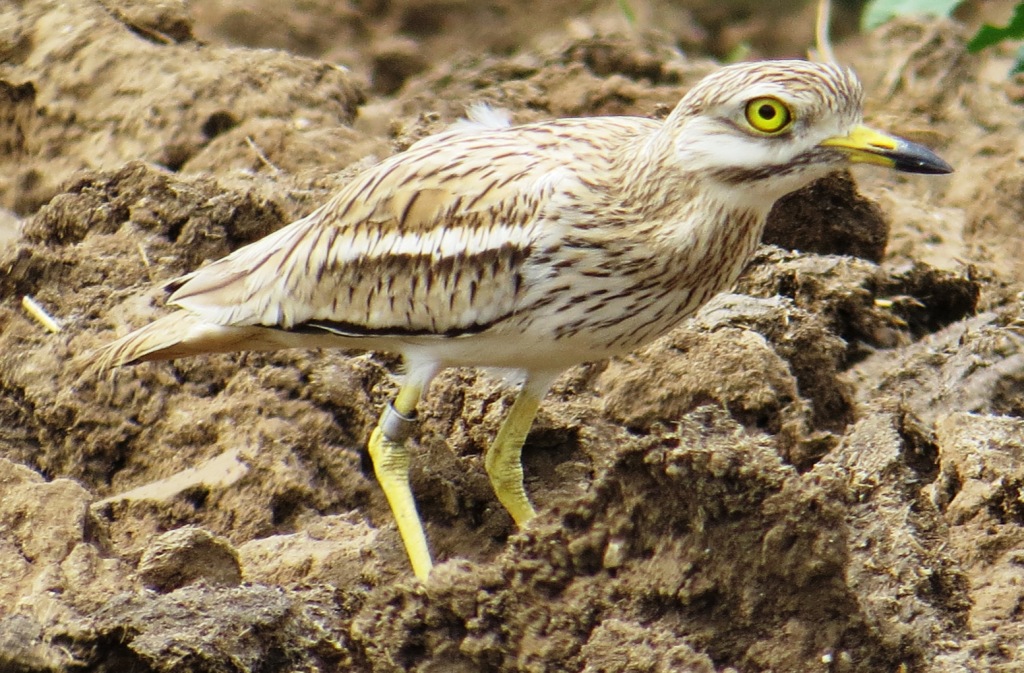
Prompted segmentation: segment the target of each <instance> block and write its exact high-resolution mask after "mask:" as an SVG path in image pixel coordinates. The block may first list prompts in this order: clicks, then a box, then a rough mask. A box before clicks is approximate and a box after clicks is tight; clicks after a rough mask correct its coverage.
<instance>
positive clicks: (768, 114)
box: [757, 103, 778, 121]
mask: <svg viewBox="0 0 1024 673" xmlns="http://www.w3.org/2000/svg"><path fill="white" fill-rule="evenodd" d="M757 114H759V115H761V119H764V120H765V121H771V120H772V119H775V115H776V114H778V110H776V109H775V108H774V107H772V106H771V105H768V103H765V104H764V105H762V106H761V107H759V108H757Z"/></svg>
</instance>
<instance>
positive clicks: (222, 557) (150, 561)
mask: <svg viewBox="0 0 1024 673" xmlns="http://www.w3.org/2000/svg"><path fill="white" fill-rule="evenodd" d="M139 578H140V579H141V580H142V583H143V584H144V585H145V586H147V587H149V588H150V589H154V590H156V591H159V592H161V593H168V592H171V591H174V590H175V589H179V588H181V587H183V586H186V585H188V584H194V583H196V582H200V581H202V582H205V583H206V584H208V585H210V586H236V585H238V584H240V583H241V581H242V570H241V566H240V565H239V562H238V552H237V551H235V549H234V547H232V546H231V543H229V542H228V541H227V540H226V539H224V538H222V537H220V536H216V535H213V534H212V533H210V532H209V531H206V530H203V529H202V528H198V527H196V526H185V527H184V528H178V529H175V530H172V531H168V532H166V533H164V534H163V535H161V536H159V537H157V538H156V539H155V540H153V542H152V543H151V544H150V545H149V547H148V548H147V549H146V551H145V552H144V553H143V554H142V559H141V560H140V561H139Z"/></svg>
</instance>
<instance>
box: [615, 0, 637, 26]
mask: <svg viewBox="0 0 1024 673" xmlns="http://www.w3.org/2000/svg"><path fill="white" fill-rule="evenodd" d="M619 11H620V12H622V15H623V16H624V17H626V23H628V24H629V25H631V26H635V25H636V12H634V11H633V5H631V4H629V0H619Z"/></svg>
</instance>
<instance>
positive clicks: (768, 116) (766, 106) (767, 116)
mask: <svg viewBox="0 0 1024 673" xmlns="http://www.w3.org/2000/svg"><path fill="white" fill-rule="evenodd" d="M747 123H748V124H750V125H751V126H752V127H753V128H754V130H755V131H760V132H761V133H767V134H769V135H772V134H775V133H782V132H783V131H785V130H786V129H788V128H789V125H790V124H792V123H793V115H792V113H791V112H790V111H789V107H787V106H786V104H785V103H783V102H782V101H780V100H779V99H778V98H768V97H763V98H755V99H753V100H752V101H750V102H749V103H747Z"/></svg>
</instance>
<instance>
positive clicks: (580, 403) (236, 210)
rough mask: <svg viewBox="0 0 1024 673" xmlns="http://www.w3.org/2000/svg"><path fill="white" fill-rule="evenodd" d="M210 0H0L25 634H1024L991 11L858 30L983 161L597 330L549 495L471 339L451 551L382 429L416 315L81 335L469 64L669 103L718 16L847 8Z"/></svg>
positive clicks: (3, 220)
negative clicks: (156, 339)
mask: <svg viewBox="0 0 1024 673" xmlns="http://www.w3.org/2000/svg"><path fill="white" fill-rule="evenodd" d="M193 4H194V7H192V8H190V7H189V6H188V3H186V2H184V0H158V1H157V2H146V1H142V0H104V1H102V2H101V1H99V0H96V1H87V0H72V1H67V0H21V1H20V2H15V3H8V4H6V5H3V6H2V7H0V671H31V672H37V671H38V672H42V671H103V672H115V671H116V672H123V671H154V672H161V673H162V672H165V671H166V672H169V671H242V670H245V671H349V670H351V671H375V672H383V671H419V672H423V673H428V672H429V673H439V672H442V671H444V672H448V671H454V672H460V671H465V672H470V671H495V672H497V671H524V672H525V671H529V672H546V671H586V672H587V673H599V672H602V673H604V672H607V673H611V672H635V673H643V672H648V671H660V672H669V671H693V672H695V673H710V672H712V671H717V672H725V671H737V672H743V673H746V672H754V671H776V672H789V671H794V672H797V671H828V672H837V673H852V672H864V673H868V672H871V673H876V672H879V671H891V672H893V673H896V672H908V673H909V672H918V671H921V672H929V673H938V672H955V671H1021V670H1024V663H1021V662H1024V331H1022V326H1024V315H1022V308H1021V297H1022V296H1024V266H1022V265H1021V264H1020V263H1019V260H1020V258H1021V256H1022V255H1024V237H1022V236H1021V234H1020V223H1021V221H1022V219H1024V135H1022V134H1021V131H1020V119H1021V107H1020V105H1021V102H1022V101H1024V86H1022V85H1021V82H1020V81H1014V80H1012V79H1008V78H1007V76H1006V72H1007V70H1008V68H1009V54H1008V53H1004V52H1000V51H998V50H996V51H991V52H989V53H984V54H981V55H971V54H968V53H967V52H966V49H965V47H964V45H965V40H966V36H967V35H969V29H967V28H965V27H963V26H961V25H958V24H956V23H953V22H943V21H932V22H915V21H909V20H903V21H899V22H896V23H893V24H889V25H887V26H884V27H882V28H881V29H879V30H878V31H876V32H875V33H873V34H869V35H864V36H858V35H855V34H851V31H850V30H846V31H843V30H840V31H839V38H840V41H839V44H838V45H837V51H838V54H839V57H840V59H841V60H843V61H844V62H846V63H849V64H851V65H852V66H853V67H854V68H855V69H857V70H858V72H859V73H860V75H861V77H862V79H863V80H864V81H865V84H866V87H867V90H868V92H869V94H868V103H867V113H866V115H867V118H868V120H869V121H870V122H871V123H872V124H874V125H875V126H878V127H882V128H885V129H888V130H890V131H893V132H895V133H898V134H901V135H904V136H907V137H910V138H912V139H914V140H918V141H921V142H924V143H926V144H928V145H930V146H932V147H934V148H935V149H936V150H938V151H939V152H940V154H942V155H943V157H944V158H946V159H947V160H948V161H950V163H952V164H953V165H954V166H955V167H956V169H957V170H956V173H954V174H953V175H951V176H948V177H939V178H934V177H923V176H907V175H896V174H892V173H888V172H885V171H881V170H877V171H872V170H870V169H865V170H863V171H862V170H857V171H856V172H855V174H854V175H853V176H852V177H851V176H837V177H835V178H832V179H829V180H827V181H824V182H822V183H819V184H816V185H813V186H812V187H810V188H809V189H808V190H805V191H804V192H802V193H799V194H796V195H792V196H791V197H788V198H787V199H785V200H784V202H782V203H780V204H779V205H778V206H777V208H776V210H775V212H774V214H773V218H772V223H771V226H770V227H769V231H768V233H767V235H766V242H767V243H769V244H770V245H767V246H765V247H764V248H763V249H762V250H761V251H760V253H759V254H758V257H757V259H756V260H755V262H754V264H753V265H752V266H751V268H750V269H749V271H748V272H747V273H746V274H745V276H744V277H743V278H742V280H741V282H740V284H739V286H738V287H737V288H736V290H735V293H733V294H728V295H723V296H721V297H719V298H718V299H716V300H715V301H714V302H712V304H710V305H709V306H708V307H706V309H705V310H704V311H702V312H701V313H700V314H699V316H697V317H696V318H695V319H693V320H691V321H688V322H687V323H685V324H683V325H682V326H680V327H679V328H678V329H677V330H676V331H675V332H673V333H672V334H670V335H669V336H667V337H666V338H664V339H662V340H661V341H658V342H656V343H654V344H652V345H650V346H649V347H647V348H645V349H643V350H642V351H640V352H637V353H635V354H632V355H630V356H628V357H625V358H622V359H618V360H614V361H611V362H601V363H594V364H591V365H587V366H583V367H579V368H576V369H573V370H571V371H569V372H567V373H566V374H565V376H564V377H563V378H562V379H561V380H560V381H559V382H558V384H556V386H555V389H554V390H553V391H552V393H551V394H550V395H549V396H548V398H547V399H546V400H545V403H544V405H543V407H542V410H541V412H540V416H539V418H538V421H537V424H536V426H535V428H534V429H533V431H532V432H531V433H530V435H529V438H528V440H527V447H526V450H525V453H524V462H525V470H526V475H527V489H528V491H529V492H530V493H531V495H532V497H533V498H534V500H535V503H536V504H537V506H538V510H539V512H540V516H539V517H538V518H537V519H536V520H535V521H534V522H531V523H530V525H528V526H527V527H526V528H525V530H522V531H518V532H517V531H515V530H514V527H513V525H512V522H511V520H510V519H509V517H508V515H507V514H506V513H505V512H504V510H503V509H502V508H501V507H500V505H498V503H497V502H496V501H495V499H494V497H493V494H492V493H491V490H490V486H489V483H488V481H487V479H486V476H485V475H484V471H483V466H482V458H481V456H482V452H483V449H484V447H485V446H486V445H487V443H488V441H489V440H490V439H491V438H492V437H493V436H494V433H495V431H496V428H497V426H498V424H499V422H500V420H501V418H502V415H503V413H504V412H505V411H506V410H507V409H508V407H509V405H510V403H511V396H510V393H509V391H507V390H505V389H504V387H503V386H502V384H501V383H500V382H496V381H494V380H492V379H490V378H488V377H487V376H486V375H484V374H480V373H476V372H473V371H449V372H446V373H445V374H443V375H442V376H441V377H440V380H439V381H438V382H437V383H436V384H435V387H434V388H433V390H432V391H431V396H430V397H429V399H427V400H426V403H425V406H424V408H423V410H422V419H423V422H422V427H421V433H420V435H419V438H418V441H417V442H416V444H415V447H414V449H415V450H414V469H413V474H412V481H413V490H414V492H415V493H416V495H417V498H418V502H419V506H420V511H421V514H422V516H423V518H424V520H425V522H426V527H427V535H428V538H429V540H430V543H431V546H432V548H433V551H434V554H435V557H436V558H437V560H438V562H439V565H438V566H437V567H436V568H435V571H434V572H433V574H432V575H431V577H430V579H429V581H428V582H426V583H419V582H417V581H415V580H414V579H413V577H412V575H411V572H410V570H409V568H408V565H407V561H406V558H405V555H404V552H403V551H402V548H401V544H400V542H399V540H398V536H397V533H396V531H395V528H394V524H393V522H392V519H391V516H390V513H389V511H388V508H387V504H386V502H385V501H384V498H383V496H382V494H381V493H380V491H379V489H378V487H377V485H376V483H375V482H374V480H373V474H372V467H371V466H370V464H369V462H368V458H367V456H366V453H365V448H364V447H365V442H366V438H367V436H368V434H369V431H370V429H371V428H372V425H373V423H374V422H375V421H376V418H377V415H378V413H379V408H380V406H381V405H382V404H383V403H384V402H385V401H386V400H387V399H388V398H389V396H391V395H393V394H394V392H395V390H396V383H395V379H394V376H393V375H394V374H395V373H396V372H397V364H398V363H397V361H396V360H395V359H394V358H393V357H390V356H386V355H375V354H358V353H351V354H348V353H339V352H280V353H275V354H269V355H254V354H240V355H232V356H217V357H208V358H194V359H189V360H180V361H176V362H172V363H158V364H146V365H140V366H138V367H134V368H131V369H126V370H123V371H120V372H117V373H116V374H114V375H112V376H110V377H104V378H101V379H99V380H97V379H95V378H93V377H90V376H88V375H86V365H87V361H86V359H85V358H84V354H86V353H88V352H89V351H90V350H91V349H94V348H96V347H98V346H100V345H102V344H104V343H107V342H109V341H110V340H111V339H113V338H115V337H116V336H118V335H121V334H124V333H125V332H126V331H127V330H128V329H130V328H132V327H137V326H140V325H142V324H144V323H145V322H147V321H149V320H151V319H153V318H154V317H156V316H159V315H161V314H162V313H163V311H164V309H163V308H162V302H163V292H162V291H161V290H160V288H159V285H160V283H161V282H162V281H166V280H169V279H171V278H173V277H175V276H177V275H180V274H182V273H185V272H187V271H189V270H191V269H193V268H195V267H197V266H199V265H201V264H203V263H205V262H207V261H210V260H213V259H216V258H218V257H220V256H222V255H224V254H226V253H228V252H230V251H231V250H233V249H235V248H237V247H239V246H241V245H244V244H246V243H248V242H250V241H253V240H256V239H258V238H260V237H262V236H263V235H265V234H267V233H268V232H270V231H273V230H274V229H276V228H278V227H280V226H282V225H284V224H286V223H287V222H289V221H291V220H292V219H293V218H295V217H297V216H300V215H303V214H305V213H307V212H309V211H310V210H311V209H312V208H313V207H315V206H316V205H318V204H319V203H321V202H322V201H323V200H324V199H326V198H327V196H328V195H329V194H330V193H331V192H332V191H333V190H334V189H336V188H337V187H339V186H340V185H342V184H344V183H345V181H346V180H347V179H348V178H350V177H351V176H352V175H353V174H354V173H356V172H357V171H359V170H361V169H362V168H365V167H366V166H368V165H370V164H372V163H373V162H374V161H376V160H378V159H380V158H382V157H384V156H387V155H388V154H391V153H393V152H396V151H400V150H402V149H404V148H405V147H408V146H409V145H410V144H411V143H412V142H415V140H417V139H418V138H421V137H423V136H424V135H426V134H429V133H432V132H435V131H437V130H440V129H441V128H443V127H444V126H446V125H447V124H449V123H451V122H452V121H454V120H455V119H457V118H458V117H459V116H460V115H461V114H463V111H464V110H465V109H466V107H467V106H468V105H470V104H472V103H475V102H478V101H486V102H489V103H491V104H493V105H495V106H498V107H502V108H505V109H508V110H509V111H511V113H512V115H513V118H514V120H515V121H517V122H523V121H532V120H536V119H543V118H551V117H557V116H572V115H599V114H639V115H646V116H655V117H659V116H664V115H665V114H667V112H668V111H669V110H670V109H671V107H672V105H673V104H674V103H675V101H677V100H678V99H679V97H680V96H681V94H682V93H683V92H684V91H685V90H686V89H687V88H688V87H689V86H690V85H692V84H693V83H694V82H695V81H697V80H698V79H699V78H700V77H701V76H703V75H704V74H706V73H707V72H710V71H711V70H712V69H714V68H715V67H716V62H715V61H714V60H713V58H715V57H718V58H722V57H725V56H726V55H728V54H735V53H737V48H738V47H740V46H742V45H749V48H750V49H751V50H752V51H751V53H750V56H751V57H756V56H780V55H797V54H800V53H801V52H802V51H803V49H804V48H805V46H806V45H807V44H808V43H809V42H810V40H811V33H812V22H811V16H812V14H813V12H812V11H811V10H810V9H808V8H807V7H806V6H804V4H803V3H780V4H779V5H778V8H777V9H775V10H773V13H772V14H770V15H766V14H765V12H764V10H763V9H762V7H763V5H764V4H765V3H754V2H735V3H722V2H718V3H713V2H704V1H703V0H699V1H694V2H690V3H670V2H668V1H667V0H644V1H641V0H637V1H635V2H631V3H626V4H622V3H619V2H615V1H612V0H608V1H607V2H605V1H603V0H601V1H598V2H587V3H569V2H565V3H557V2H550V1H548V2H541V1H539V0H528V1H527V2H511V1H508V0H504V1H503V0H480V1H478V2H472V3H470V2H458V1H455V0H447V1H444V0H392V1H391V2H385V1H384V0H367V1H366V2H337V1H336V0H330V1H327V0H313V1H311V2H304V3H277V2H265V3H258V4H256V3H250V2H240V1H238V0H212V1H209V2H201V3H200V2H197V3H193ZM1007 6H1008V5H1007V4H1006V3H1003V4H1001V5H998V7H1003V8H1005V7H1007ZM623 7H628V8H629V9H630V11H631V12H632V13H633V14H635V17H633V19H632V20H628V19H627V16H626V13H625V12H624V9H623ZM968 10H969V11H968V15H966V16H964V17H961V18H964V19H966V20H968V21H974V20H977V16H976V15H974V14H970V8H968ZM989 10H990V11H992V12H996V10H994V9H992V5H989ZM1007 15H1008V14H1007ZM843 16H845V17H846V20H844V21H840V24H843V25H850V23H851V22H852V21H853V20H854V18H855V15H854V14H851V13H849V10H848V11H847V13H846V14H844V15H843ZM26 295H29V296H31V297H33V298H34V299H35V300H36V301H37V302H39V304H40V305H42V306H43V307H44V308H45V309H46V310H47V311H48V312H49V313H50V314H52V315H53V316H54V317H55V318H56V319H57V320H58V321H59V322H60V323H61V324H62V326H63V329H62V330H61V331H60V332H58V333H55V334H54V333H49V332H47V331H46V330H45V329H44V328H43V327H42V326H41V325H40V323H38V322H36V321H35V320H33V319H32V318H31V317H29V315H28V314H27V313H26V311H25V310H24V309H23V307H22V298H23V297H24V296H26Z"/></svg>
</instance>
